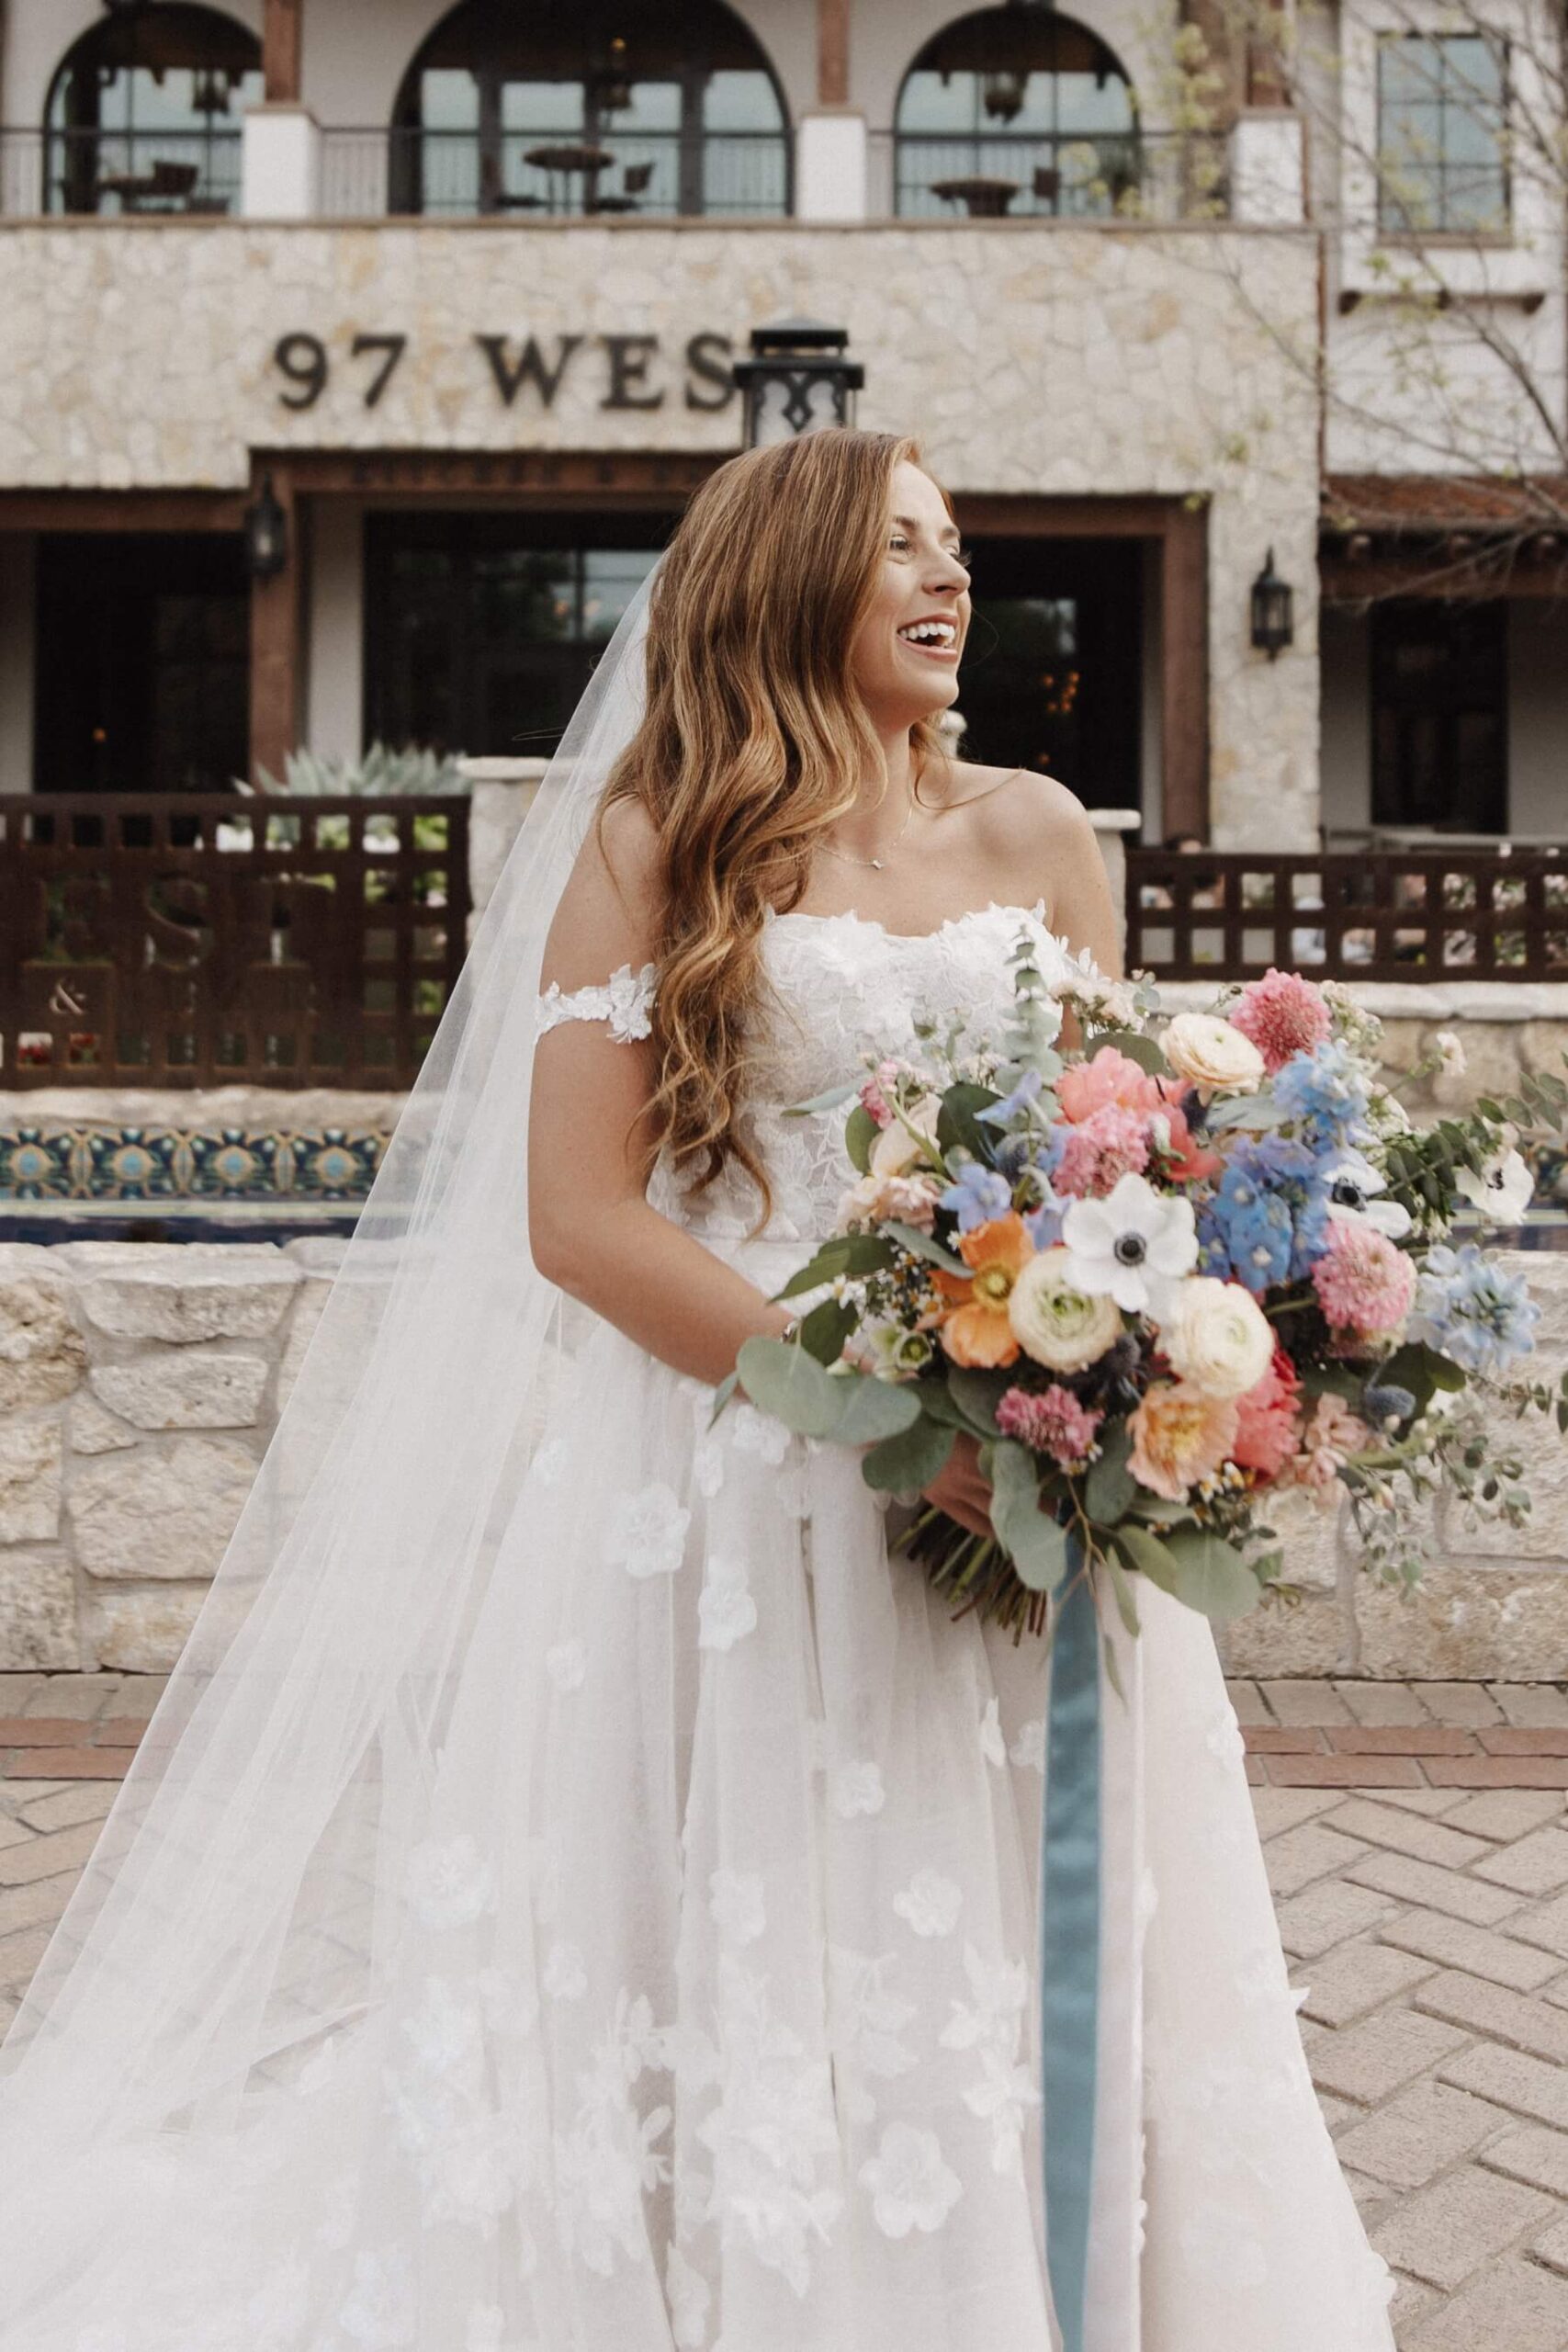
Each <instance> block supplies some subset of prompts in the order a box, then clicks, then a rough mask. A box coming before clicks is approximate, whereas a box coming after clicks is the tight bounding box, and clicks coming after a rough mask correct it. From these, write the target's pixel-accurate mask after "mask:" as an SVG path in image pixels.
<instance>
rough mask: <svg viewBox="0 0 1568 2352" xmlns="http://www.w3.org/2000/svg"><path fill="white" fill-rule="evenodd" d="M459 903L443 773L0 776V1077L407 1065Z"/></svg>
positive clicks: (462, 890) (199, 1081)
mask: <svg viewBox="0 0 1568 2352" xmlns="http://www.w3.org/2000/svg"><path fill="white" fill-rule="evenodd" d="M468 904H469V898H468V801H467V798H466V797H464V796H463V795H461V794H453V795H443V796H440V797H430V798H414V797H412V796H411V797H409V798H407V799H403V798H395V799H394V798H332V799H328V798H321V799H287V798H283V797H277V796H274V797H268V798H263V797H254V798H251V797H238V796H235V797H228V796H220V795H216V794H215V795H212V796H210V797H209V796H207V795H195V794H173V793H168V794H159V795H156V796H152V795H148V796H142V795H140V794H137V795H131V794H125V795H119V794H105V793H97V794H92V795H82V796H80V797H77V796H74V795H73V796H69V797H66V796H60V797H56V796H54V795H44V794H9V795H6V796H4V797H0V1085H5V1086H9V1087H38V1086H58V1085H62V1084H63V1085H72V1086H80V1085H89V1086H91V1085H104V1086H110V1085H121V1086H123V1085H128V1084H130V1085H147V1086H205V1085H212V1084H221V1083H225V1082H229V1081H236V1082H237V1081H242V1080H243V1081H246V1082H248V1083H250V1084H253V1085H264V1086H278V1087H298V1086H349V1087H357V1086H373V1087H400V1086H405V1085H407V1084H408V1083H409V1082H410V1080H412V1077H413V1075H414V1073H415V1072H416V1070H417V1069H418V1068H419V1065H420V1063H421V1061H422V1060H423V1056H424V1053H425V1051H426V1048H427V1047H428V1046H429V1043H430V1039H431V1037H432V1035H434V1029H435V1025H436V1023H437V1021H438V1019H439V1018H440V1015H441V1012H442V1010H443V1008H444V1006H445V1004H446V1000H447V998H448V996H449V995H450V992H451V989H452V987H453V985H454V983H455V982H456V980H457V973H458V970H459V968H460V967H461V964H462V960H463V954H464V946H465V931H466V922H467V916H468Z"/></svg>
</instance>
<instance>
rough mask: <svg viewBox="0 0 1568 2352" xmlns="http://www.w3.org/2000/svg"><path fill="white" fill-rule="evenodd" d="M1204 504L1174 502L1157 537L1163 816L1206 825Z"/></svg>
mask: <svg viewBox="0 0 1568 2352" xmlns="http://www.w3.org/2000/svg"><path fill="white" fill-rule="evenodd" d="M1208 574H1209V510H1208V508H1207V506H1200V507H1196V508H1191V507H1187V506H1184V505H1181V504H1179V503H1172V505H1171V506H1170V507H1169V509H1168V515H1167V526H1166V529H1165V532H1164V534H1163V536H1162V537H1161V540H1160V616H1161V629H1160V648H1161V653H1160V742H1161V749H1162V763H1163V767H1164V773H1165V788H1164V796H1163V808H1162V810H1161V821H1162V824H1163V826H1164V830H1165V831H1167V832H1168V833H1177V832H1180V833H1201V834H1206V833H1207V832H1208V830H1209V577H1208Z"/></svg>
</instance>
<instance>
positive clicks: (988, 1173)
mask: <svg viewBox="0 0 1568 2352" xmlns="http://www.w3.org/2000/svg"><path fill="white" fill-rule="evenodd" d="M940 1205H941V1206H942V1208H944V1209H951V1210H952V1212H953V1216H955V1217H956V1218H957V1219H958V1230H959V1231H960V1233H969V1232H972V1231H973V1229H974V1227H976V1226H977V1225H987V1224H988V1223H989V1222H990V1220H991V1218H992V1217H994V1216H1006V1215H1007V1213H1008V1211H1009V1209H1010V1208H1011V1206H1012V1187H1011V1185H1010V1183H1009V1182H1008V1180H1007V1178H1006V1177H1005V1176H999V1175H998V1173H997V1170H995V1169H994V1168H983V1167H982V1166H981V1164H980V1162H979V1161H978V1160H977V1159H966V1160H965V1161H964V1165H963V1167H962V1168H961V1169H960V1170H959V1171H958V1173H957V1175H956V1176H955V1177H954V1178H953V1182H952V1183H951V1184H950V1185H949V1186H948V1188H947V1190H946V1192H945V1193H942V1198H941V1203H940Z"/></svg>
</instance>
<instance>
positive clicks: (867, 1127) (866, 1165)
mask: <svg viewBox="0 0 1568 2352" xmlns="http://www.w3.org/2000/svg"><path fill="white" fill-rule="evenodd" d="M881 1133H882V1130H881V1128H880V1127H879V1126H878V1125H877V1124H876V1121H875V1120H874V1118H873V1117H872V1115H871V1113H870V1112H869V1111H868V1110H867V1109H866V1107H865V1104H864V1103H856V1104H855V1107H854V1109H853V1110H852V1112H851V1113H850V1115H849V1117H848V1118H847V1119H846V1120H845V1121H844V1149H845V1150H846V1151H847V1152H848V1153H849V1156H850V1161H851V1165H852V1167H854V1168H856V1169H858V1170H859V1171H860V1173H861V1174H862V1175H865V1174H866V1173H867V1172H868V1170H869V1169H870V1167H871V1148H872V1146H873V1144H874V1143H875V1141H876V1138H877V1136H879V1135H880V1134H881Z"/></svg>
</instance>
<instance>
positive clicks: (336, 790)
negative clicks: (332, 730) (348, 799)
mask: <svg viewBox="0 0 1568 2352" xmlns="http://www.w3.org/2000/svg"><path fill="white" fill-rule="evenodd" d="M260 774H261V783H260V786H259V787H258V786H254V785H252V784H248V783H246V782H245V780H244V779H243V777H242V776H235V777H234V779H233V784H234V789H235V791H236V792H244V793H251V792H255V791H257V790H258V789H259V790H260V791H261V792H263V793H269V794H278V795H288V794H291V795H293V796H294V797H297V798H300V799H304V798H312V799H319V798H322V797H336V796H338V795H341V794H344V793H352V794H355V795H356V796H357V795H362V794H370V795H380V796H382V797H388V798H390V797H394V796H400V795H404V796H406V795H413V794H419V795H424V794H427V793H437V792H467V791H468V777H467V776H466V775H463V774H462V773H461V771H460V770H459V768H458V766H457V759H456V757H455V756H454V755H453V754H451V753H446V752H433V751H430V750H429V749H427V748H425V747H423V746H421V745H419V744H415V743H405V744H404V745H403V746H402V747H401V749H400V750H394V749H393V748H392V747H391V745H390V744H388V743H382V742H375V743H372V744H371V746H370V748H369V750H368V751H367V752H365V753H364V754H363V756H362V757H361V758H359V759H357V760H354V759H343V758H332V757H323V756H322V755H321V753H319V752H308V751H300V752H285V753H284V755H283V776H282V779H281V781H280V780H279V779H278V778H277V777H276V776H275V775H272V774H271V773H270V772H269V771H268V770H267V769H266V768H263V769H262V770H261V771H260Z"/></svg>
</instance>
